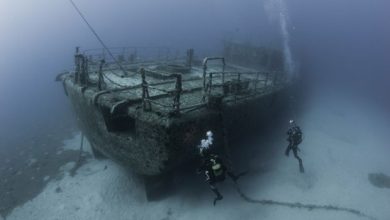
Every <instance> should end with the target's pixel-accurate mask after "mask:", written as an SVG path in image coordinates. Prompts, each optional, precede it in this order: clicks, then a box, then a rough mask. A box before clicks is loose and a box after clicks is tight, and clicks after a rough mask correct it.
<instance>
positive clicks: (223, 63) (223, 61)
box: [222, 58, 226, 85]
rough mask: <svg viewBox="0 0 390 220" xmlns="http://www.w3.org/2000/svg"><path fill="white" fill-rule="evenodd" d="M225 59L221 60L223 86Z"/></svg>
mask: <svg viewBox="0 0 390 220" xmlns="http://www.w3.org/2000/svg"><path fill="white" fill-rule="evenodd" d="M225 66H226V63H225V58H222V85H223V84H225Z"/></svg>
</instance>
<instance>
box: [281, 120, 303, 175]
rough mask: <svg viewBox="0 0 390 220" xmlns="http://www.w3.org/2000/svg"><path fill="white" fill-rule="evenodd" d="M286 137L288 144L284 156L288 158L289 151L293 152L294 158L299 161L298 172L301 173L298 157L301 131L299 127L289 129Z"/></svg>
mask: <svg viewBox="0 0 390 220" xmlns="http://www.w3.org/2000/svg"><path fill="white" fill-rule="evenodd" d="M287 135H288V138H287V141H288V143H289V144H288V146H287V149H286V152H285V154H286V156H288V155H289V153H290V150H292V151H293V153H294V157H295V158H296V159H297V160H298V161H299V171H300V172H301V173H303V172H304V168H303V163H302V159H301V158H300V157H299V156H298V150H299V148H298V145H299V144H300V143H301V142H302V131H301V129H300V128H299V126H297V125H295V126H294V127H292V128H290V129H289V130H288V131H287Z"/></svg>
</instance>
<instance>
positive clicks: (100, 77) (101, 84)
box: [98, 59, 105, 91]
mask: <svg viewBox="0 0 390 220" xmlns="http://www.w3.org/2000/svg"><path fill="white" fill-rule="evenodd" d="M104 63H105V61H104V59H103V60H101V61H100V65H99V79H98V90H99V91H101V90H102V89H103V85H104V84H105V83H104V78H103V66H104Z"/></svg>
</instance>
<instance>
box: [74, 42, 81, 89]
mask: <svg viewBox="0 0 390 220" xmlns="http://www.w3.org/2000/svg"><path fill="white" fill-rule="evenodd" d="M79 50H80V48H79V47H76V52H75V54H74V65H75V73H74V82H75V83H76V84H77V83H79V78H80V53H79Z"/></svg>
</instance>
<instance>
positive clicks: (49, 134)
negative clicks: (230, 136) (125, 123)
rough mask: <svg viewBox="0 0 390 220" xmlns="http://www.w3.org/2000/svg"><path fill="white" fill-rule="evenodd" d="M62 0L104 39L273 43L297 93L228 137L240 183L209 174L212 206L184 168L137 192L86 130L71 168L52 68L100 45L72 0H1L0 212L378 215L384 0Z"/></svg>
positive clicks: (200, 46) (388, 61)
mask: <svg viewBox="0 0 390 220" xmlns="http://www.w3.org/2000/svg"><path fill="white" fill-rule="evenodd" d="M73 1H74V3H75V4H76V5H77V6H78V8H79V9H80V11H81V12H82V13H83V14H84V16H85V18H86V19H87V20H88V22H89V23H90V24H91V26H92V27H93V28H94V30H95V31H96V32H97V34H98V35H99V36H100V38H101V39H102V41H103V42H104V43H105V44H106V45H107V46H108V47H124V46H148V47H149V46H151V47H155V46H164V47H170V48H173V50H174V51H185V50H186V49H188V48H194V49H195V54H196V56H198V57H202V58H203V57H205V56H216V55H219V54H220V53H221V51H222V49H223V46H224V43H225V42H239V43H242V44H244V45H253V46H266V47H271V48H276V49H279V50H280V51H282V54H283V58H284V59H283V64H284V70H285V71H286V73H287V74H289V77H291V78H295V77H296V78H298V79H299V80H298V82H297V86H296V87H297V89H296V90H297V93H294V94H296V95H294V96H293V97H290V101H289V102H290V103H288V104H286V106H290V108H288V109H287V108H286V109H285V111H284V112H285V113H284V114H283V115H281V116H280V118H278V119H275V120H274V121H270V124H267V125H262V127H266V129H263V130H261V131H260V130H259V131H256V132H255V135H254V136H250V137H245V139H244V140H242V142H237V143H234V146H233V147H232V148H233V149H232V152H233V155H234V157H233V158H232V163H233V164H234V165H235V167H236V168H237V169H238V170H248V173H247V175H245V176H243V177H242V178H241V179H240V180H239V181H238V186H239V188H236V185H235V184H233V182H231V181H230V180H228V179H227V180H226V181H225V182H223V183H221V184H218V187H219V189H220V191H221V192H222V194H223V195H224V199H223V200H221V201H218V203H217V204H216V206H213V199H214V194H213V192H212V191H210V189H209V187H208V185H207V184H206V183H205V182H204V178H203V176H202V175H197V174H196V171H195V170H194V171H193V172H192V173H183V174H181V176H180V177H176V184H177V185H175V192H174V193H172V195H171V196H168V197H166V198H163V199H161V200H158V201H151V202H148V201H147V200H146V198H145V192H144V186H143V184H142V183H141V181H140V180H139V179H138V178H137V176H136V175H135V174H132V173H130V174H129V171H128V170H127V169H125V168H124V167H122V166H120V165H118V164H116V163H114V162H113V161H111V160H97V159H95V158H94V157H93V156H92V152H91V149H90V146H89V144H87V143H88V141H86V142H85V143H86V144H85V146H84V149H83V150H84V152H83V154H84V155H85V160H83V162H82V164H81V165H80V164H79V165H80V166H78V167H77V169H75V167H76V163H77V162H78V159H79V155H80V152H79V145H80V142H81V139H82V135H81V131H80V129H79V128H78V126H77V116H76V114H75V113H74V112H73V111H72V108H71V102H70V101H69V100H68V98H67V97H66V95H65V94H64V88H63V85H62V83H61V82H55V78H56V76H57V75H58V74H60V73H62V72H64V71H73V70H74V53H75V48H76V47H77V46H79V47H81V50H85V49H90V48H102V45H101V44H100V43H99V41H98V40H97V39H96V37H95V36H94V34H93V33H92V32H91V30H90V29H88V26H87V25H86V24H85V22H84V21H83V20H82V18H80V16H79V14H78V13H77V11H76V10H75V8H74V7H73V6H72V4H71V2H70V1H69V0H56V1H50V0H35V1H26V0H1V1H0V14H1V19H0V34H1V35H0V51H1V54H2V56H1V59H0V122H1V123H0V155H1V160H0V175H1V176H0V220H3V219H4V220H5V219H7V220H13V219H36V220H46V219H47V220H49V219H50V220H51V219H142V220H146V219H159V220H181V219H183V220H187V219H188V220H189V219H267V220H283V219H300V220H302V219H308V220H309V219H324V220H325V219H378V220H379V219H382V220H386V219H390V209H389V207H390V160H389V155H390V146H389V143H390V136H389V134H390V98H389V94H390V13H389V10H390V1H388V0H369V1H368V0H326V1H320V0H300V1H293V0H242V1H236V0H207V1H206V0H197V1H194V0H192V1H189V0H129V1H124V0H110V1H108V0H102V1H92V0H73ZM289 119H294V120H295V121H296V122H297V124H298V125H300V127H301V129H302V131H303V134H304V140H303V142H302V144H301V145H300V146H299V147H300V150H301V151H300V152H299V155H300V156H301V158H302V159H303V164H304V165H305V173H300V172H299V170H298V165H297V164H298V163H297V161H296V160H295V158H294V157H293V156H292V155H290V157H286V156H285V155H284V151H285V148H286V147H287V145H288V143H287V141H286V130H287V128H288V121H289ZM199 141H200V140H199ZM261 200H267V201H268V203H267V202H264V201H263V202H259V201H261ZM270 201H271V202H270ZM302 204H304V205H305V204H306V205H308V206H306V208H302V207H301V208H299V207H300V205H302Z"/></svg>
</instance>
